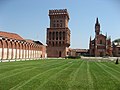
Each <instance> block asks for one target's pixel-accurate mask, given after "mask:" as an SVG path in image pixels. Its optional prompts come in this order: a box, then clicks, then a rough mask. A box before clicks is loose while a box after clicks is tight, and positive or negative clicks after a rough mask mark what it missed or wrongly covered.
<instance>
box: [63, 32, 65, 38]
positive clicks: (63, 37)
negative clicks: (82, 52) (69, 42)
mask: <svg viewBox="0 0 120 90" xmlns="http://www.w3.org/2000/svg"><path fill="white" fill-rule="evenodd" d="M63 40H65V32H63Z"/></svg>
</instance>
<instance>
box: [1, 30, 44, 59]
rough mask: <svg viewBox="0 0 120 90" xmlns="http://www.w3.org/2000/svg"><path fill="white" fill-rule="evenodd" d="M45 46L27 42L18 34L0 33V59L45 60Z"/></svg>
mask: <svg viewBox="0 0 120 90" xmlns="http://www.w3.org/2000/svg"><path fill="white" fill-rule="evenodd" d="M45 56H46V46H44V45H42V44H38V43H35V42H34V41H28V40H25V39H23V38H22V37H20V36H19V35H18V34H14V33H8V32H0V59H1V60H4V59H5V60H7V59H9V60H11V59H39V58H45Z"/></svg>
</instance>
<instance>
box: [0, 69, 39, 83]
mask: <svg viewBox="0 0 120 90" xmlns="http://www.w3.org/2000/svg"><path fill="white" fill-rule="evenodd" d="M36 68H37V67H33V68H28V69H27V68H26V69H24V70H23V71H20V72H18V73H15V74H11V75H8V76H5V77H3V78H0V81H1V80H3V79H6V78H9V77H12V76H15V75H18V74H20V73H24V72H26V71H29V70H33V69H36Z"/></svg>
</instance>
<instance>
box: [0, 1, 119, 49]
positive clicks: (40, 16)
mask: <svg viewBox="0 0 120 90" xmlns="http://www.w3.org/2000/svg"><path fill="white" fill-rule="evenodd" d="M119 8H120V1H119V0H0V31H5V32H12V33H17V34H19V35H20V36H22V37H23V38H25V39H33V40H39V41H41V42H42V43H43V44H46V29H47V28H49V24H50V23H49V22H50V21H49V16H48V11H49V10H51V9H67V10H68V12H69V15H70V21H69V28H70V31H71V40H70V41H71V46H70V48H81V49H87V48H89V38H90V36H92V39H93V38H94V35H95V28H94V26H95V22H96V18H97V17H98V19H99V22H100V25H101V31H102V33H103V34H104V35H105V34H106V33H107V35H108V36H111V39H112V41H113V40H115V39H117V38H120V10H119Z"/></svg>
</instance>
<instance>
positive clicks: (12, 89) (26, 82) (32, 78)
mask: <svg viewBox="0 0 120 90" xmlns="http://www.w3.org/2000/svg"><path fill="white" fill-rule="evenodd" d="M67 64H68V63H67ZM67 64H63V65H60V66H56V67H53V68H51V69H48V70H47V71H44V72H42V73H41V72H40V73H38V74H37V75H35V76H33V77H31V78H30V79H29V80H27V81H25V82H24V83H22V85H19V86H18V87H12V88H11V89H10V90H14V89H15V90H16V89H20V88H21V87H23V86H24V85H26V84H28V83H29V82H31V81H32V80H34V79H35V78H37V77H38V76H40V75H43V74H46V73H48V72H50V71H52V70H54V69H56V68H59V67H62V66H65V65H67Z"/></svg>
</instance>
